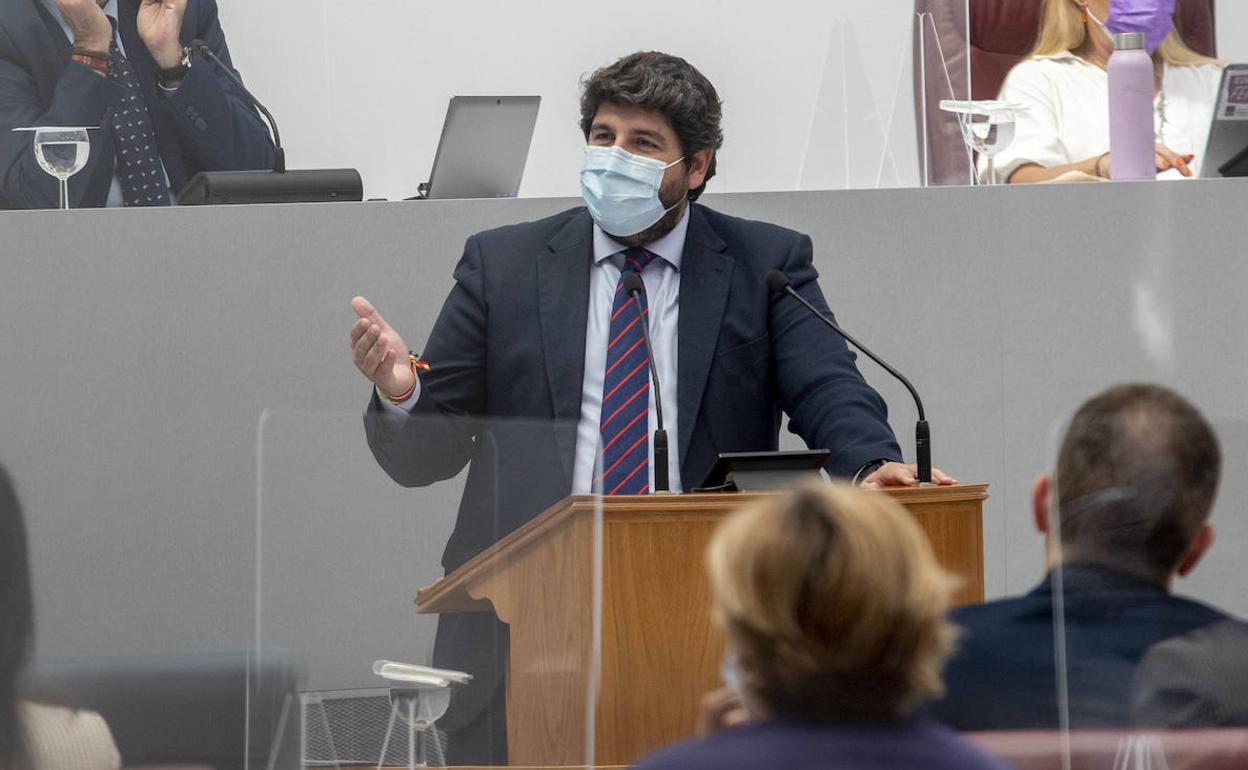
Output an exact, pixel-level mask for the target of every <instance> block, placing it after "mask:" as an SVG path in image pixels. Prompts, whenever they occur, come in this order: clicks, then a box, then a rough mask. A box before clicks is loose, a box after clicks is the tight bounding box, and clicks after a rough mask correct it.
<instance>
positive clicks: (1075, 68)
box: [980, 53, 1222, 182]
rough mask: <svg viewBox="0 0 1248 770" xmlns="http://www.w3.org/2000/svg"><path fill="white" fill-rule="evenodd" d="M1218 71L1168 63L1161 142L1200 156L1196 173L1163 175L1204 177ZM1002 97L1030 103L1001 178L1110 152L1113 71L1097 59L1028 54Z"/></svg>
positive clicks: (1003, 160) (1002, 155) (1000, 164)
mask: <svg viewBox="0 0 1248 770" xmlns="http://www.w3.org/2000/svg"><path fill="white" fill-rule="evenodd" d="M1221 77H1222V68H1221V67H1218V66H1217V65H1213V64H1201V65H1193V66H1181V67H1171V66H1167V67H1166V68H1165V73H1164V75H1163V77H1162V87H1161V93H1160V94H1158V96H1157V98H1156V100H1155V106H1156V110H1155V114H1156V130H1157V141H1158V142H1159V143H1161V144H1164V145H1166V146H1167V147H1169V148H1170V149H1172V150H1174V151H1175V152H1176V153H1178V154H1180V155H1186V154H1189V153H1190V154H1194V155H1195V156H1196V159H1195V160H1193V161H1192V162H1191V163H1190V164H1189V165H1190V166H1191V169H1192V176H1191V177H1184V176H1183V175H1182V174H1180V173H1179V172H1178V170H1176V169H1170V170H1169V171H1165V172H1163V173H1161V174H1158V176H1157V178H1158V179H1189V178H1190V179H1195V178H1196V177H1199V176H1200V164H1201V161H1202V160H1203V158H1202V157H1201V156H1202V155H1203V154H1204V152H1205V143H1206V141H1207V140H1208V138H1209V125H1210V122H1211V121H1212V119H1213V110H1214V106H1215V104H1216V102H1217V98H1218V85H1219V83H1220V82H1221ZM1000 98H1001V99H1002V100H1003V101H1010V102H1018V103H1020V104H1024V105H1026V106H1027V109H1026V110H1025V111H1024V110H1020V111H1019V112H1017V113H1015V127H1014V141H1013V142H1011V143H1010V145H1009V146H1008V147H1006V148H1005V149H1004V150H1002V151H1001V152H999V153H997V157H996V167H997V170H996V176H997V180H998V181H1001V182H1004V181H1005V180H1007V179H1009V178H1010V174H1012V173H1014V171H1015V170H1016V169H1018V167H1019V166H1022V165H1025V164H1028V163H1038V164H1040V165H1041V166H1046V167H1050V166H1061V165H1065V164H1067V163H1077V162H1079V161H1082V160H1087V159H1088V158H1093V157H1096V156H1099V155H1103V154H1104V153H1106V152H1109V108H1108V104H1109V75H1108V74H1107V73H1106V71H1105V70H1103V69H1101V68H1100V67H1098V66H1096V65H1095V64H1091V63H1089V62H1087V61H1085V60H1083V59H1081V58H1079V57H1078V56H1075V55H1074V54H1072V53H1062V54H1058V55H1055V56H1036V57H1033V58H1030V59H1026V60H1024V61H1022V62H1019V63H1018V64H1017V65H1015V67H1014V69H1012V70H1010V74H1009V75H1008V76H1007V77H1006V79H1005V85H1004V86H1002V88H1001V96H1000ZM980 175H981V176H984V163H983V162H982V159H981V162H980Z"/></svg>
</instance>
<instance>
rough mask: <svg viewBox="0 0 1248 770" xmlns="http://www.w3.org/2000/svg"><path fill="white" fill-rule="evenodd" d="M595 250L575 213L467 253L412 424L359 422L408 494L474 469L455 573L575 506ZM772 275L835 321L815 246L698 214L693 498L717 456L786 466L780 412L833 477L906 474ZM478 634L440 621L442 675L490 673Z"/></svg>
mask: <svg viewBox="0 0 1248 770" xmlns="http://www.w3.org/2000/svg"><path fill="white" fill-rule="evenodd" d="M592 236H593V223H592V220H591V218H590V216H589V214H588V213H586V211H585V209H584V208H577V209H573V210H570V211H567V212H564V213H562V214H558V215H556V216H553V217H550V218H547V219H543V220H539V221H536V222H529V223H525V224H520V225H514V226H510V227H503V228H500V229H497V230H491V231H489V232H485V233H480V234H478V235H475V236H473V237H471V238H469V239H468V243H467V245H466V247H465V249H464V255H463V258H462V259H461V260H460V262H459V265H458V267H456V269H455V285H454V288H453V289H452V290H451V293H450V296H449V297H448V298H447V300H446V304H445V305H444V306H443V308H442V312H441V315H440V316H439V318H438V320H437V322H436V323H435V324H434V327H433V330H432V333H431V334H430V337H429V341H428V344H427V345H426V346H425V348H424V350H423V351H422V353H423V355H424V357H425V358H426V359H427V360H428V361H429V362H430V363H431V364H432V367H433V368H432V370H431V371H429V372H425V373H422V374H421V387H422V393H421V396H420V399H419V400H418V401H417V404H416V407H415V410H414V412H413V417H412V418H408V417H407V416H406V415H401V416H397V417H396V416H394V415H392V414H390V413H387V412H385V411H383V410H382V409H381V406H380V404H379V403H378V402H377V401H376V396H374V398H373V401H372V402H371V403H370V406H369V409H368V410H367V412H366V414H365V428H366V431H367V434H368V442H369V446H370V447H371V448H372V450H373V453H374V455H375V456H376V458H377V461H378V462H379V463H380V464H381V466H382V468H384V469H385V470H386V472H387V473H389V474H390V476H391V477H393V478H394V479H395V480H396V481H397V482H399V483H400V484H404V485H408V486H421V485H426V484H431V483H433V482H436V481H439V480H442V479H446V478H450V477H452V476H454V475H456V474H457V473H459V471H460V470H461V469H462V468H463V467H464V465H465V463H469V462H471V468H470V470H469V475H468V481H467V485H466V487H465V490H464V496H463V499H462V501H461V504H460V509H459V518H458V522H457V525H456V527H455V530H454V533H453V534H452V535H451V538H450V542H449V543H448V544H447V547H446V552H445V555H444V557H443V565H444V567H445V568H446V569H447V570H448V571H449V570H453V569H454V568H456V567H457V566H459V565H460V564H463V563H464V562H465V561H467V560H468V559H470V558H472V557H473V556H474V555H476V554H477V553H479V552H480V551H482V550H483V549H485V548H487V547H488V546H490V545H491V544H493V543H494V542H495V541H497V540H498V539H499V538H500V537H502V536H503V535H505V534H507V533H508V532H510V531H512V530H514V529H515V528H517V527H519V526H520V525H521V524H523V523H525V522H526V521H528V520H529V519H530V518H532V517H533V516H535V515H537V514H538V513H541V512H542V511H543V510H545V509H546V508H548V507H549V506H551V505H552V504H554V503H556V502H558V501H559V500H560V499H561V498H563V497H564V496H566V495H568V494H569V493H570V492H571V490H572V466H573V455H574V447H575V440H576V423H577V420H578V419H579V418H580V414H581V388H582V380H583V373H584V362H585V322H586V315H587V313H588V310H589V287H590V269H591V265H592V263H593V237H592ZM773 269H780V270H783V271H784V272H785V273H787V274H788V276H789V278H790V279H791V281H792V283H793V286H794V287H795V288H796V289H797V291H799V292H800V293H801V294H802V295H803V296H804V297H806V298H807V299H808V300H809V301H811V302H812V303H814V304H815V306H816V307H819V308H821V309H822V310H823V311H824V312H829V311H828V310H827V304H826V303H825V301H824V298H823V295H822V293H821V292H820V290H819V286H818V284H817V283H816V278H817V277H818V275H817V273H816V271H815V267H814V265H813V263H812V246H811V241H810V238H809V237H807V236H805V235H802V234H800V233H796V232H793V231H791V230H786V229H784V228H781V227H776V226H774V225H769V224H764V223H761V222H751V221H747V220H743V219H737V218H734V217H729V216H726V215H724V214H720V213H717V212H715V211H713V210H711V209H709V208H706V207H704V206H700V205H694V206H693V207H692V210H691V211H690V218H689V230H688V235H687V238H686V242H685V252H684V258H683V261H682V266H681V276H680V320H679V325H678V330H677V333H678V341H677V346H678V360H677V371H678V382H677V391H678V395H679V402H680V408H679V421H680V424H679V425H677V426H674V427H675V435H674V436H672V433H671V427H669V440H670V442H671V444H672V447H673V450H672V451H674V452H679V453H680V454H679V456H680V469H681V480H682V482H683V484H684V486H685V487H686V488H690V487H694V486H697V485H698V484H699V483H700V482H701V481H702V479H703V478H704V477H705V475H706V473H707V472H708V471H709V470H710V468H711V466H712V464H714V462H715V460H716V457H717V455H718V453H720V452H734V451H750V450H766V449H775V448H777V446H778V441H779V431H780V424H781V412H782V411H783V412H784V413H786V414H788V415H789V418H790V428H791V429H792V430H793V431H794V432H796V433H797V434H798V435H800V436H802V438H804V439H805V440H806V443H807V444H808V445H809V446H812V447H821V448H827V449H830V450H831V452H832V455H831V458H830V460H829V462H828V466H827V469H828V471H829V472H830V473H832V474H833V475H837V476H842V477H846V476H851V475H852V474H854V473H855V472H856V471H857V470H858V469H859V468H860V467H862V466H863V465H864V464H865V463H867V462H870V461H872V460H876V459H899V458H900V457H901V452H900V450H899V449H898V446H897V442H896V439H895V438H894V436H893V433H892V430H891V429H890V428H889V425H888V422H887V410H886V407H885V404H884V402H883V400H882V399H881V398H880V396H879V395H878V394H877V393H876V392H875V390H874V389H872V388H871V387H870V386H869V385H867V383H866V382H865V381H864V380H863V379H862V376H861V375H860V374H859V372H858V369H857V367H856V366H855V364H854V357H853V356H852V354H851V353H850V352H849V351H848V350H847V348H846V346H845V343H844V342H843V341H842V340H841V339H840V338H839V337H837V336H836V335H835V334H834V333H833V332H832V331H830V330H829V329H827V328H826V327H824V326H823V325H822V324H820V323H819V322H818V321H817V320H815V319H813V318H811V316H810V315H809V314H808V313H807V311H806V310H804V309H803V308H802V307H801V305H800V304H799V303H798V302H797V301H796V300H795V299H793V298H792V297H781V298H775V297H772V296H771V294H770V292H769V291H768V288H767V285H766V278H765V276H766V275H767V273H768V271H770V270H773ZM448 415H451V416H465V417H468V418H469V419H467V420H447V419H444V418H445V417H446V416H448ZM475 418H479V419H480V420H481V422H473V419H475ZM487 420H488V421H489V424H488V425H487V424H486V423H485V421H487ZM556 422H557V423H558V424H555V423H556ZM471 617H472V616H458V617H456V616H444V617H443V619H442V626H441V629H442V632H441V633H440V634H439V640H438V641H439V651H435V655H437V656H438V663H439V664H441V665H451V666H454V665H464V666H476V667H477V670H478V671H479V670H480V667H481V666H483V665H485V657H484V656H485V651H484V650H477V651H475V652H474V651H472V649H471V648H472V647H473V645H474V644H477V643H480V644H482V645H487V646H490V647H491V649H494V648H493V645H494V643H493V642H492V641H491V642H486V641H482V640H485V639H487V638H493V637H492V634H489V633H486V628H487V627H486V626H481V627H478V628H476V629H475V630H474V629H472V628H469V626H471V624H472V623H474V622H477V621H474V620H471ZM452 625H460V626H462V630H461V631H452V630H451V626H452ZM451 639H454V640H455V641H454V643H453V644H452V643H450V640H451ZM444 641H446V642H447V644H446V645H445V646H443V642H444ZM491 654H494V653H491ZM486 678H488V677H486Z"/></svg>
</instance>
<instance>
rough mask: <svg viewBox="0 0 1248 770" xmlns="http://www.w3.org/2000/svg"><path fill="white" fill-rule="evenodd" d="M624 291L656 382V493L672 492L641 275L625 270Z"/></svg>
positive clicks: (656, 371)
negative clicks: (630, 300) (634, 309)
mask: <svg viewBox="0 0 1248 770" xmlns="http://www.w3.org/2000/svg"><path fill="white" fill-rule="evenodd" d="M623 281H624V291H625V292H626V293H627V294H628V296H630V297H632V298H633V301H634V303H635V304H636V305H637V321H638V323H639V324H640V325H641V338H642V339H643V340H645V342H646V357H647V358H649V359H650V379H651V380H652V381H653V382H654V411H655V416H656V417H657V418H658V419H657V420H656V423H657V427H656V428H655V431H654V491H655V492H670V491H672V490H671V486H670V485H669V484H668V480H667V479H668V474H667V431H666V430H664V429H663V389H662V388H661V387H660V386H659V368H658V367H657V366H655V364H654V347H653V346H651V344H650V324H649V323H647V322H646V316H645V314H644V313H643V312H642V310H641V293H642V291H644V285H643V284H642V282H641V274H640V273H637V272H635V271H632V270H625V271H624V275H623Z"/></svg>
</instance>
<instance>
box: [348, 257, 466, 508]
mask: <svg viewBox="0 0 1248 770" xmlns="http://www.w3.org/2000/svg"><path fill="white" fill-rule="evenodd" d="M484 286H485V278H484V270H483V265H482V259H481V249H480V246H479V244H478V242H477V240H476V237H475V236H474V237H473V238H469V239H468V243H467V245H466V246H465V247H464V255H463V257H462V258H461V259H460V261H459V265H458V266H457V267H456V268H455V286H454V287H453V288H452V289H451V293H450V296H448V297H447V299H446V302H445V303H444V304H443V305H442V312H441V313H440V314H439V316H438V320H437V321H436V322H435V323H434V326H433V331H432V332H431V333H430V335H429V342H428V344H427V345H426V346H425V349H424V351H422V353H421V355H422V356H423V357H424V359H425V360H427V361H428V362H429V364H430V367H431V369H430V371H428V372H424V373H422V374H421V377H420V387H421V393H420V398H419V399H418V400H417V402H416V405H415V407H414V408H413V409H412V414H411V415H410V416H407V415H401V414H395V413H394V412H393V411H390V410H386V409H384V408H383V407H382V405H381V402H380V401H379V400H378V398H377V395H376V392H375V391H374V394H373V397H372V399H371V400H370V401H369V405H368V409H367V411H366V412H365V413H364V429H365V433H366V434H367V436H368V445H369V448H371V449H372V450H373V456H374V457H376V458H377V462H378V464H380V465H381V467H382V469H384V470H385V471H386V473H388V474H389V475H390V477H391V478H393V479H394V480H395V481H397V482H398V483H399V484H402V485H403V486H408V487H416V486H426V485H428V484H432V483H434V482H437V481H441V480H443V479H448V478H451V477H452V476H454V475H456V474H457V473H459V472H460V471H461V470H462V469H463V467H464V465H465V464H466V463H467V462H468V461H469V460H470V459H471V458H472V452H473V448H474V439H475V437H476V435H477V434H478V433H479V432H480V431H479V428H481V427H482V425H481V423H480V421H479V420H478V419H474V417H475V416H479V415H483V414H484V413H485V411H486V403H485V376H486V372H485V359H486V322H487V318H486V316H487V305H486V302H485V289H484Z"/></svg>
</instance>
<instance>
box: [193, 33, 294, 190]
mask: <svg viewBox="0 0 1248 770" xmlns="http://www.w3.org/2000/svg"><path fill="white" fill-rule="evenodd" d="M191 48H192V49H193V50H194V51H195V52H196V53H198V54H200V55H201V56H204V57H206V58H207V59H208V61H210V62H212V63H213V64H215V65H216V67H217V69H218V70H219V71H220V72H222V73H223V74H224V75H225V76H226V77H227V78H229V80H230V82H231V83H233V84H234V85H235V86H236V87H237V88H238V90H240V91H242V92H243V96H246V97H247V99H248V100H249V101H250V102H251V103H252V104H253V105H254V106H255V108H256V109H258V110H260V114H262V115H264V119H265V120H267V121H268V122H269V130H270V131H271V132H272V133H273V170H274V171H276V172H277V173H279V174H284V173H286V150H284V149H283V148H282V133H281V132H280V131H278V130H277V121H276V120H274V118H273V113H271V112H269V108H268V107H265V106H264V105H263V104H261V103H260V100H259V99H257V98H256V97H255V95H254V94H253V93H252V92H251V91H249V90H247V86H245V85H243V81H242V79H241V78H240V77H239V76H238V75H235V74H234V70H232V69H230V68H229V67H227V66H226V65H225V62H223V61H221V60H220V59H219V58H217V55H216V54H215V53H213V51H212V49H211V48H209V47H208V44H207V43H205V42H204V41H203V40H200V39H198V38H196V39H195V40H192V41H191Z"/></svg>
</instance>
